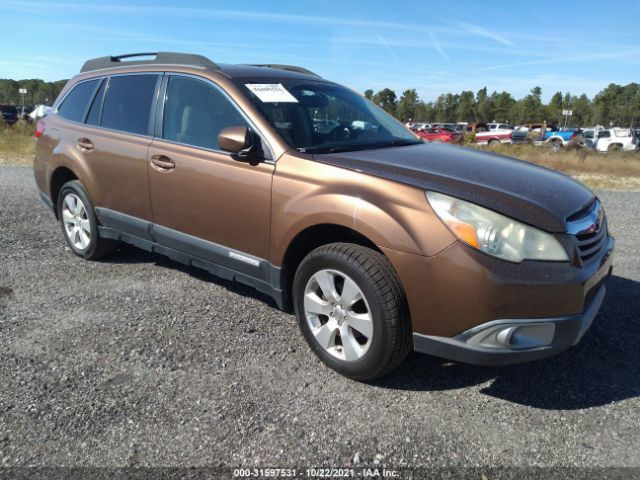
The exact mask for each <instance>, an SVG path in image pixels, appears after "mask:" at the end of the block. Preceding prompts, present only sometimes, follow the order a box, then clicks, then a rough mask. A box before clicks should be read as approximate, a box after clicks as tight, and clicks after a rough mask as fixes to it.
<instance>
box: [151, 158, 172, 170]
mask: <svg viewBox="0 0 640 480" xmlns="http://www.w3.org/2000/svg"><path fill="white" fill-rule="evenodd" d="M151 163H152V164H153V165H154V166H155V167H156V168H157V169H158V170H160V171H162V172H168V171H169V170H173V169H174V168H176V163H175V162H174V161H173V160H171V159H170V158H169V157H167V156H166V155H152V156H151Z"/></svg>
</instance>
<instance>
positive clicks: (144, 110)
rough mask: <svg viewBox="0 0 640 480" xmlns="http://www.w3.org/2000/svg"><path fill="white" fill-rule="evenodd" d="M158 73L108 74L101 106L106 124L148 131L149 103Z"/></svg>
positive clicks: (120, 128)
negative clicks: (113, 75)
mask: <svg viewBox="0 0 640 480" xmlns="http://www.w3.org/2000/svg"><path fill="white" fill-rule="evenodd" d="M158 78H159V76H158V75H123V76H116V77H111V78H110V79H109V85H108V87H107V91H106V96H105V99H104V105H103V107H102V123H101V125H102V126H103V127H105V128H110V129H112V130H120V131H123V132H128V133H135V134H138V135H150V134H151V106H152V104H153V99H154V93H155V90H156V84H157V83H158Z"/></svg>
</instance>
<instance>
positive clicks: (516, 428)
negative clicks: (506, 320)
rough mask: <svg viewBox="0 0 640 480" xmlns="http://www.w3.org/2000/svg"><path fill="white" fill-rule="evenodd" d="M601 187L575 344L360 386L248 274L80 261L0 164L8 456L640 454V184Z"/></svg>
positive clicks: (132, 253)
mask: <svg viewBox="0 0 640 480" xmlns="http://www.w3.org/2000/svg"><path fill="white" fill-rule="evenodd" d="M599 195H600V196H601V198H602V199H603V201H604V204H605V205H606V208H607V213H608V216H609V223H610V228H611V230H612V231H613V233H614V235H615V236H616V237H617V241H618V244H617V253H616V256H617V260H616V262H615V271H614V277H612V278H611V282H610V288H609V294H608V298H607V300H606V302H605V305H604V306H603V309H602V311H601V314H600V315H599V317H598V318H597V319H596V321H595V323H594V325H593V327H592V329H591V331H590V332H589V333H588V334H587V335H586V336H585V338H584V339H583V341H582V342H581V344H580V345H578V346H577V347H576V348H573V349H572V350H570V351H568V352H566V353H564V354H562V355H560V356H558V357H555V358H552V359H548V360H543V361H539V362H534V363H530V364H525V365H519V366H509V367H500V368H486V367H473V366H466V365H459V364H452V363H446V362H443V361H441V360H438V359H436V358H432V357H428V356H424V355H416V354H413V355H412V356H411V357H410V358H409V359H408V360H407V362H406V363H405V364H404V365H403V366H402V367H401V368H400V369H399V370H397V371H396V372H395V373H393V374H392V375H390V376H389V377H387V378H386V379H384V380H382V381H380V382H378V383H377V384H375V385H366V384H360V383H356V382H353V381H350V380H347V379H345V378H342V377H340V376H339V375H337V374H335V373H333V372H332V371H330V370H328V369H327V368H325V367H324V366H323V365H322V364H320V363H319V361H318V360H316V359H315V357H314V356H313V355H312V354H311V353H310V351H309V350H308V348H307V347H306V345H305V344H304V342H303V339H302V337H301V335H300V334H299V332H298V329H297V326H296V324H295V320H294V318H293V316H291V315H288V314H285V313H282V312H280V311H278V310H276V309H275V308H274V307H273V305H272V303H270V301H269V300H268V299H267V298H266V297H262V296H260V295H259V294H257V293H255V292H254V291H253V290H251V289H249V288H245V287H242V286H237V285H234V284H231V283H228V282H224V281H221V280H218V279H216V278H214V277H212V276H210V275H208V274H207V273H204V272H202V271H199V270H197V269H191V268H186V267H183V266H181V265H180V264H177V263H174V262H172V261H170V260H168V259H165V258H163V257H160V256H158V255H153V254H149V253H145V252H142V251H140V250H137V249H135V248H132V247H131V248H130V247H125V248H123V249H122V250H121V251H120V252H119V253H117V254H116V255H115V256H114V257H111V258H109V259H107V260H104V261H100V262H87V261H83V260H80V259H79V258H78V257H76V256H74V255H73V254H72V253H71V251H70V250H69V249H68V248H66V246H65V243H64V240H63V238H62V232H61V230H60V227H59V225H58V224H57V223H56V221H55V220H54V218H53V217H52V215H51V214H50V213H49V212H48V210H47V209H46V207H45V206H44V205H43V204H42V203H41V202H40V200H39V199H38V197H37V193H36V188H35V185H34V182H33V178H32V172H31V170H30V169H29V168H25V167H0V262H1V263H0V463H1V464H2V465H21V466H24V465H47V466H83V465H91V466H112V467H115V466H204V465H224V466H229V465H230V466H246V467H251V466H276V467H283V466H309V467H310V466H334V467H336V466H343V465H349V464H351V463H352V462H353V460H354V457H358V458H357V460H361V461H362V462H364V463H366V464H374V463H376V464H384V465H389V466H394V467H401V466H403V465H420V466H427V467H450V466H455V465H468V466H491V465H493V466H500V465H502V466H510V465H520V466H523V465H524V466H548V465H552V466H635V467H640V456H639V455H638V451H640V425H639V421H638V419H639V418H640V399H639V398H638V397H639V395H640V369H639V367H640V348H639V347H638V338H639V337H640V335H639V334H640V315H639V313H640V283H639V282H640V251H639V248H640V247H639V246H638V245H639V243H638V240H639V239H640V235H639V233H638V220H639V218H638V211H639V210H640V192H616V191H601V192H599Z"/></svg>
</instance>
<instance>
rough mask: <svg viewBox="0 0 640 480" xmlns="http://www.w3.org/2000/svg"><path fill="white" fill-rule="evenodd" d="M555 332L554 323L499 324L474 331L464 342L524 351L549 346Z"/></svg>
mask: <svg viewBox="0 0 640 480" xmlns="http://www.w3.org/2000/svg"><path fill="white" fill-rule="evenodd" d="M555 331H556V325H555V323H554V322H544V323H529V324H526V323H525V324H519V325H514V324H513V323H501V324H498V325H492V326H490V327H487V328H484V329H482V330H480V331H477V330H476V331H475V332H474V333H473V334H472V335H471V336H470V337H468V338H467V339H466V342H467V343H469V344H472V345H478V346H482V347H492V348H508V349H526V348H536V347H543V346H546V345H551V343H552V342H553V336H554V334H555Z"/></svg>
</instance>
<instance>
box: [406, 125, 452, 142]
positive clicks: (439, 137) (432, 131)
mask: <svg viewBox="0 0 640 480" xmlns="http://www.w3.org/2000/svg"><path fill="white" fill-rule="evenodd" d="M416 134H417V135H418V136H419V137H421V138H424V139H425V140H429V141H430V142H443V143H462V132H456V131H454V130H449V129H448V128H441V127H430V128H423V129H422V130H418V131H417V132H416Z"/></svg>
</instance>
